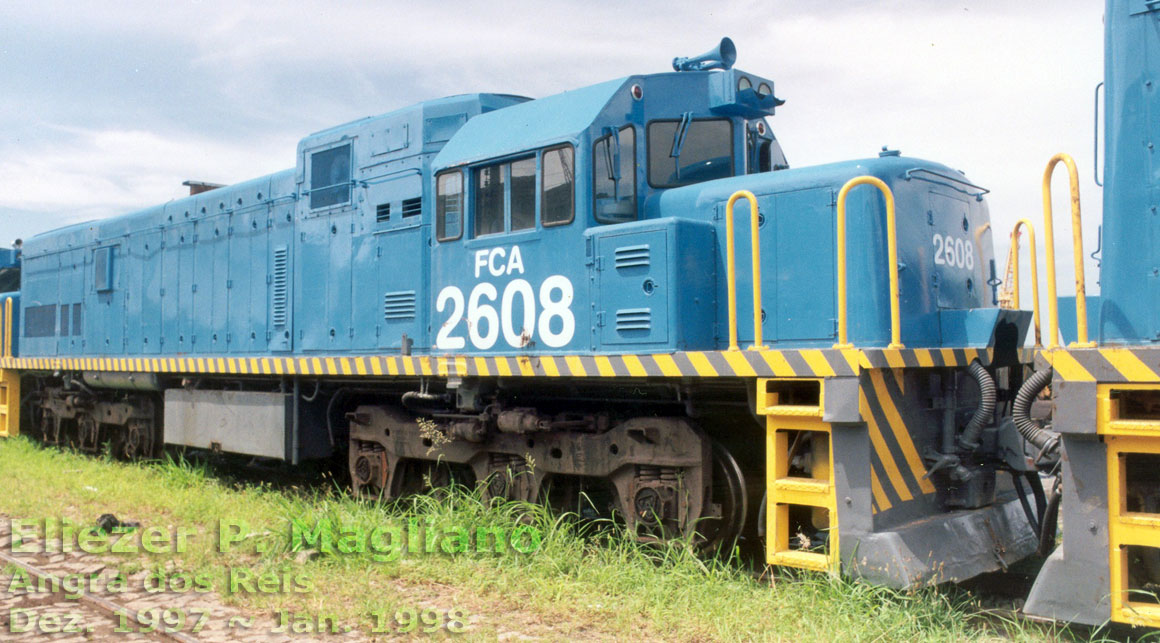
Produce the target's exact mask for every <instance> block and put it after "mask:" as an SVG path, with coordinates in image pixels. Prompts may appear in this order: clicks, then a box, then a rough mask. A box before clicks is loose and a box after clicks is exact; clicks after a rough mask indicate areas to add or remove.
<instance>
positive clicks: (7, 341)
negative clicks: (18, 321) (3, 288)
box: [0, 297, 13, 357]
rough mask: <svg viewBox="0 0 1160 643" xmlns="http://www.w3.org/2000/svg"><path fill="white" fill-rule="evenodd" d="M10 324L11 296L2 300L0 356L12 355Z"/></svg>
mask: <svg viewBox="0 0 1160 643" xmlns="http://www.w3.org/2000/svg"><path fill="white" fill-rule="evenodd" d="M12 326H13V324H12V298H11V297H9V298H8V299H5V300H4V325H3V330H4V341H3V344H4V345H3V346H2V347H0V348H3V350H2V351H0V356H3V357H12Z"/></svg>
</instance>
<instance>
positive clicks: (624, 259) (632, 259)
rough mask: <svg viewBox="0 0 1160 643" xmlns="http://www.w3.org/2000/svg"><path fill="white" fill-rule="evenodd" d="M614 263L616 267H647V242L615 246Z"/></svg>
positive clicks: (648, 260)
mask: <svg viewBox="0 0 1160 643" xmlns="http://www.w3.org/2000/svg"><path fill="white" fill-rule="evenodd" d="M615 263H616V267H617V268H636V267H641V266H643V267H648V265H649V263H650V257H649V247H648V244H647V243H646V244H642V245H639V246H624V247H621V248H617V249H616V258H615Z"/></svg>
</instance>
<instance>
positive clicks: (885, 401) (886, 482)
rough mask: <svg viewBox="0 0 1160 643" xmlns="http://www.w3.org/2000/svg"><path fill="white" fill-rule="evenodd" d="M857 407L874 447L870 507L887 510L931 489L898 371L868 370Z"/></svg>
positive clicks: (914, 421)
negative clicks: (914, 437)
mask: <svg viewBox="0 0 1160 643" xmlns="http://www.w3.org/2000/svg"><path fill="white" fill-rule="evenodd" d="M858 395H859V399H858V402H859V408H860V409H861V414H862V418H863V419H864V420H865V421H866V428H867V431H868V433H869V435H870V444H871V446H872V447H873V457H871V459H870V492H871V496H872V498H871V506H872V508H873V511H874V512H875V513H877V512H878V511H888V510H890V509H891V508H892V507H896V506H898V505H900V504H903V503H906V502H910V501H912V500H914V499H915V498H918V497H921V496H925V495H927V494H931V493H934V491H935V488H934V484H932V483H931V481H930V479H929V478H927V477H926V473H927V469H926V465H925V464H924V463H923V461H922V455H921V454H920V453H919V452H918V448H917V447H916V446H915V443H914V439H913V437H912V435H913V434H912V433H911V427H915V426H920V424H919V423H918V421H917V419H915V418H912V417H910V415H911V412H912V409H914V408H918V407H915V406H914V405H913V404H908V403H906V399H905V398H906V392H905V386H904V384H903V380H902V378H901V376H900V374H899V373H898V372H897V371H886V370H881V369H874V370H867V371H866V372H865V373H863V375H862V382H861V386H860V387H859V391H858Z"/></svg>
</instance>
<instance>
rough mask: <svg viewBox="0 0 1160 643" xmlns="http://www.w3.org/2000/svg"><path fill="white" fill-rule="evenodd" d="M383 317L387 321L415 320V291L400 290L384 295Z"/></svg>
mask: <svg viewBox="0 0 1160 643" xmlns="http://www.w3.org/2000/svg"><path fill="white" fill-rule="evenodd" d="M383 317H384V318H386V319H414V318H415V291H414V290H400V291H398V292H389V293H387V294H385V295H383Z"/></svg>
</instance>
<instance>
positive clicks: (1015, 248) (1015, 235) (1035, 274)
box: [1011, 219, 1043, 348]
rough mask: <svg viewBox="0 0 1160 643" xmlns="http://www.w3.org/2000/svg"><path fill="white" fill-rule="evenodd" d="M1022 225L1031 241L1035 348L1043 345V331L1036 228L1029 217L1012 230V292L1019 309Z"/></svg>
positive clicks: (1020, 220) (1021, 220)
mask: <svg viewBox="0 0 1160 643" xmlns="http://www.w3.org/2000/svg"><path fill="white" fill-rule="evenodd" d="M1020 226H1022V227H1024V228H1026V229H1027V239H1028V241H1030V242H1031V298H1032V300H1033V301H1032V302H1031V310H1032V317H1033V319H1034V320H1035V348H1040V347H1042V346H1043V333H1042V331H1041V330H1040V326H1039V268H1038V264H1037V263H1036V261H1035V228H1034V227H1033V226H1032V225H1031V222H1030V221H1028V220H1027V219H1019V220H1018V221H1016V222H1015V228H1014V229H1012V230H1011V247H1012V252H1011V268H1012V270H1013V272H1012V278H1013V280H1014V282H1013V286H1014V287H1013V288H1012V293H1013V295H1014V301H1013V303H1014V304H1015V308H1016V309H1017V310H1018V309H1019V308H1020V306H1019V227H1020Z"/></svg>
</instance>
